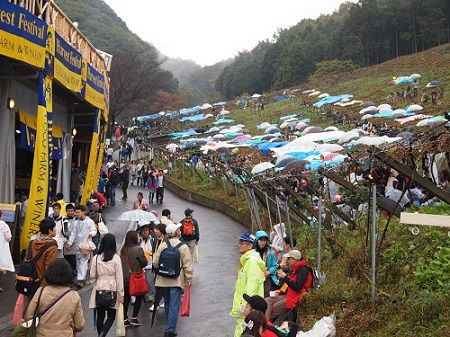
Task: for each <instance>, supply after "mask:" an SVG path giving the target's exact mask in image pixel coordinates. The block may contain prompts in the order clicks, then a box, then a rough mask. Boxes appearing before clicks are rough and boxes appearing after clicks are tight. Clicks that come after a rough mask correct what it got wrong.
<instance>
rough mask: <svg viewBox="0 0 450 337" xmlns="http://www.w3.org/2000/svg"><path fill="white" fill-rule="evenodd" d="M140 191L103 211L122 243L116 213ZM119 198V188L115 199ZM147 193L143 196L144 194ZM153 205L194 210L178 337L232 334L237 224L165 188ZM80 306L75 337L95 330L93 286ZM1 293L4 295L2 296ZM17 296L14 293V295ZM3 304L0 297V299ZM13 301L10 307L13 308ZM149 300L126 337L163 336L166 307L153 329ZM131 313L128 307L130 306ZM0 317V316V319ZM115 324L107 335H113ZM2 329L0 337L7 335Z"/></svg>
mask: <svg viewBox="0 0 450 337" xmlns="http://www.w3.org/2000/svg"><path fill="white" fill-rule="evenodd" d="M140 190H141V189H139V188H137V187H130V188H129V190H128V197H129V199H128V202H122V201H117V203H116V206H115V207H112V208H109V209H108V210H107V211H106V212H105V220H106V224H107V226H108V228H109V230H110V232H111V233H113V234H114V235H116V238H117V241H118V242H121V241H122V240H123V237H124V235H125V233H126V231H127V228H128V227H129V226H130V227H132V224H128V223H126V222H123V221H118V220H116V219H117V217H118V216H119V214H120V213H121V212H123V211H126V210H128V209H130V208H131V206H132V203H133V202H134V200H135V198H136V194H137V192H138V191H140ZM121 196H122V193H121V191H120V190H119V189H118V190H117V195H116V197H117V198H118V199H119V198H120V197H121ZM144 196H145V194H144ZM150 206H151V209H154V210H156V211H157V212H158V214H160V213H161V211H162V210H163V209H164V208H169V209H170V210H171V211H172V215H173V217H174V219H175V220H176V221H179V220H181V219H182V218H183V217H184V209H186V208H188V207H190V208H193V209H194V210H195V213H194V217H195V218H196V219H197V220H198V222H199V226H200V245H199V248H200V262H199V263H198V264H195V265H194V280H193V285H192V288H191V315H190V317H186V318H181V317H179V320H178V329H177V330H178V331H177V332H178V336H180V337H200V336H202V337H207V336H211V337H214V336H217V337H219V336H220V337H228V336H233V332H234V325H235V322H234V320H233V319H232V318H231V317H229V316H228V312H229V311H230V308H231V300H232V295H233V291H234V284H235V281H236V271H237V268H238V263H239V261H238V259H239V254H238V252H237V246H236V243H237V239H236V237H237V236H238V235H239V234H240V233H241V232H242V231H243V228H242V226H241V225H240V224H238V223H236V222H235V221H233V220H231V219H230V218H228V217H226V216H225V215H223V214H221V213H218V212H216V211H213V210H210V209H208V208H205V207H201V206H198V205H195V204H192V203H189V202H187V201H185V200H183V199H180V198H178V197H176V196H175V195H174V194H172V193H171V192H169V191H168V190H166V191H165V194H164V203H163V204H162V205H159V204H151V205H150ZM79 293H80V296H81V299H82V304H83V310H84V314H85V318H86V327H85V329H84V330H83V331H82V332H80V333H77V337H88V336H89V337H91V336H92V337H94V336H97V333H96V332H95V330H94V327H93V314H92V310H90V309H89V308H88V302H89V297H90V294H91V288H90V287H86V288H83V289H81V290H80V291H79ZM0 296H2V295H0ZM14 296H15V297H17V295H14ZM1 302H3V301H1ZM13 305H14V303H13V304H11V311H12V310H13V308H12V307H13ZM150 306H151V303H145V304H143V305H142V307H141V312H140V315H139V318H140V321H141V324H142V325H141V326H140V327H134V328H127V334H126V336H133V337H144V336H145V337H148V336H151V337H160V336H161V337H162V336H164V309H160V310H159V311H158V312H157V315H156V321H155V324H154V326H153V328H151V326H150V319H151V312H150V311H149V310H148V308H149V307H150ZM129 310H130V312H131V310H132V308H130V309H129ZM0 321H1V318H0ZM115 329H116V325H115V324H114V326H113V328H112V329H111V330H110V332H109V333H108V336H115V335H116V331H115ZM8 335H9V334H7V333H6V332H5V331H3V332H2V330H1V328H0V336H1V337H3V336H8Z"/></svg>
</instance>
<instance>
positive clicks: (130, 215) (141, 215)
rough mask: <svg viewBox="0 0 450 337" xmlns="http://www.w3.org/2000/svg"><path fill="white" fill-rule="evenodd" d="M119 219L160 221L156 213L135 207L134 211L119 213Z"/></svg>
mask: <svg viewBox="0 0 450 337" xmlns="http://www.w3.org/2000/svg"><path fill="white" fill-rule="evenodd" d="M117 220H122V221H137V222H140V223H150V222H155V223H157V222H159V221H158V218H157V217H156V216H155V214H153V213H151V212H147V211H143V210H141V209H135V210H132V211H126V212H123V213H122V214H120V215H119V217H118V218H117Z"/></svg>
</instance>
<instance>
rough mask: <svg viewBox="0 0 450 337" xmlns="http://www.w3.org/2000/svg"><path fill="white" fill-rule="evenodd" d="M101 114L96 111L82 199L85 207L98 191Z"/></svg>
mask: <svg viewBox="0 0 450 337" xmlns="http://www.w3.org/2000/svg"><path fill="white" fill-rule="evenodd" d="M99 118H100V112H99V110H97V111H96V114H95V120H94V125H93V130H92V131H93V132H92V141H91V151H90V153H89V163H88V168H87V171H86V181H85V182H84V188H83V195H82V197H81V204H83V205H85V204H86V203H87V202H88V200H89V199H90V197H91V193H92V192H93V191H94V190H97V185H98V178H99V175H98V172H96V168H97V152H98V129H99V122H100V120H99Z"/></svg>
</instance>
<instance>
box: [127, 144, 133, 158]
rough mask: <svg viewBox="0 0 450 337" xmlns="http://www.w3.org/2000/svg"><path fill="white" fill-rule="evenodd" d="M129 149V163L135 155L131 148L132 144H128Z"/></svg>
mask: <svg viewBox="0 0 450 337" xmlns="http://www.w3.org/2000/svg"><path fill="white" fill-rule="evenodd" d="M127 149H128V161H131V155H132V154H133V147H132V146H131V144H129V143H128V144H127Z"/></svg>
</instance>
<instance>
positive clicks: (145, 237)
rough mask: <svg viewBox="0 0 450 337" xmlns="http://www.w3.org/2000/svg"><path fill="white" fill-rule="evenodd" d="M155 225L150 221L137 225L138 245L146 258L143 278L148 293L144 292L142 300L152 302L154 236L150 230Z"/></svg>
mask: <svg viewBox="0 0 450 337" xmlns="http://www.w3.org/2000/svg"><path fill="white" fill-rule="evenodd" d="M154 227H155V224H154V223H153V222H151V223H150V224H146V225H144V226H141V227H139V229H140V234H141V235H140V236H141V237H140V244H139V245H140V246H141V248H142V249H143V250H144V255H145V258H146V259H147V266H145V267H144V269H145V278H146V279H147V283H148V293H147V294H145V297H144V300H145V301H147V302H153V301H154V300H155V281H154V278H155V276H154V273H153V270H152V269H153V268H152V263H153V246H154V245H155V241H156V240H155V238H153V237H152V236H151V231H152V230H153V228H154Z"/></svg>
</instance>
